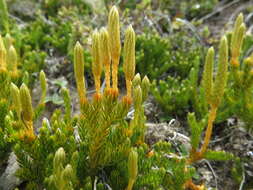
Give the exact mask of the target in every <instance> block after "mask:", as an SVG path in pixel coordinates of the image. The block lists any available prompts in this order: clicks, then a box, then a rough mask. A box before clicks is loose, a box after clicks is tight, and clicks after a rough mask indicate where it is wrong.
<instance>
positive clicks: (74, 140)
mask: <svg viewBox="0 0 253 190" xmlns="http://www.w3.org/2000/svg"><path fill="white" fill-rule="evenodd" d="M118 19H119V18H118V12H117V9H116V7H113V8H112V11H111V12H110V14H109V26H108V31H109V32H107V31H106V29H101V30H97V31H95V32H94V33H93V34H92V48H91V49H92V53H91V54H92V73H93V76H94V81H95V84H94V85H95V87H94V88H95V93H94V95H93V97H92V98H88V97H87V94H86V87H85V82H84V81H85V78H84V65H85V62H84V56H83V55H84V54H83V51H84V50H83V48H82V46H81V44H80V43H79V42H77V43H76V45H75V48H74V72H75V73H74V74H75V79H76V84H77V92H78V96H79V104H80V114H78V116H75V117H73V116H72V113H71V101H70V96H69V92H68V90H67V89H62V95H63V99H64V107H65V113H64V114H61V111H59V110H55V112H54V114H53V116H52V117H51V119H50V120H47V119H44V120H43V122H42V127H41V129H40V130H39V133H38V135H36V136H35V138H34V139H32V141H24V140H23V139H21V140H20V141H19V142H18V143H17V144H16V146H15V153H16V155H17V157H18V161H19V163H20V169H19V171H18V172H17V176H19V177H20V178H21V179H23V180H25V181H26V182H27V184H28V185H27V187H28V186H33V187H35V188H37V189H43V188H45V187H49V188H52V189H57V188H63V189H65V188H66V189H72V188H73V189H80V188H86V187H88V186H89V187H91V188H92V189H93V188H94V187H97V188H98V189H100V188H101V189H103V188H105V183H104V182H103V178H102V176H101V174H102V173H105V174H106V176H108V180H107V183H108V185H110V186H111V187H112V188H113V189H126V188H127V189H128V190H130V189H134V185H135V182H136V181H137V180H138V175H137V174H138V169H137V168H138V162H137V160H138V156H137V152H138V151H137V150H136V149H135V148H134V147H136V148H137V147H138V146H141V145H143V144H144V134H145V116H144V109H143V102H144V101H145V99H146V98H147V96H148V91H149V87H150V82H149V80H148V78H147V77H144V78H143V79H141V78H140V76H139V75H137V76H136V77H135V78H138V79H139V80H138V82H136V80H137V79H136V80H135V82H133V83H134V84H135V85H132V80H133V78H134V75H135V73H134V72H135V33H134V30H133V28H132V27H131V26H129V27H128V29H127V31H126V33H125V44H124V66H123V67H124V73H125V79H126V83H127V85H126V86H127V90H126V95H123V97H122V98H119V97H120V96H121V92H120V91H119V89H118V85H117V82H118V81H116V80H117V72H118V71H117V70H115V69H118V61H119V56H120V54H121V44H120V41H118V42H117V43H116V44H114V43H112V42H111V41H110V40H112V37H111V36H110V35H111V32H112V33H113V34H115V33H116V34H118V35H119V23H118ZM110 27H111V28H110ZM110 31H111V32H110ZM118 39H120V36H118ZM113 41H114V42H115V39H114V38H113ZM104 68H105V69H104ZM103 70H104V71H105V78H106V81H107V82H106V87H105V90H103V89H102V87H101V85H100V81H101V76H102V71H103ZM138 76H139V77H138ZM40 80H41V87H42V89H46V85H45V81H46V79H45V75H44V73H41V75H40ZM23 86H24V85H22V87H21V89H20V93H21V90H22V93H23V94H26V95H27V94H28V93H27V90H26V88H25V87H23ZM15 89H16V88H15ZM23 91H24V92H23ZM44 95H45V94H44V93H42V96H41V98H42V99H43V98H44ZM26 101H27V100H26ZM132 104H133V105H134V118H133V119H132V120H131V121H130V123H128V122H127V121H126V119H125V118H126V117H127V114H128V112H129V110H130V107H131V105H132ZM21 105H22V111H21V117H22V118H23V120H24V123H26V124H27V125H28V124H30V123H31V122H30V121H31V118H33V117H32V116H31V115H34V111H33V109H32V107H31V106H28V105H30V104H29V103H27V102H26V103H22V102H21ZM25 108H26V109H25ZM28 108H29V109H28ZM17 110H18V109H17ZM24 110H27V111H26V112H27V113H29V114H24V113H23V112H24ZM17 112H18V111H17ZM28 121H29V122H28ZM30 131H31V130H30ZM60 147H62V148H60ZM59 148H60V149H59ZM63 150H64V151H63ZM56 151H57V152H56ZM58 151H59V152H61V154H62V153H63V152H65V160H66V162H64V163H63V162H60V163H59V165H58V166H57V165H56V160H57V157H58V156H57V155H58V153H59V152H58ZM55 152H56V153H55ZM59 154H60V153H59ZM53 155H55V156H53ZM73 157H74V158H75V159H73ZM67 163H70V165H71V167H72V169H73V170H71V172H69V173H72V174H73V176H75V177H74V179H73V180H72V181H71V180H70V181H67V180H66V178H65V170H68V171H70V165H67ZM127 163H128V164H127ZM31 165H32V166H33V167H32V168H31V167H30V166H31ZM127 166H128V167H127ZM116 174H117V175H116ZM57 179H59V180H57ZM97 179H98V180H99V182H98V180H97Z"/></svg>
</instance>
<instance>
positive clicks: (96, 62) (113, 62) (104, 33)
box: [74, 6, 135, 107]
mask: <svg viewBox="0 0 253 190" xmlns="http://www.w3.org/2000/svg"><path fill="white" fill-rule="evenodd" d="M123 51H124V52H123V53H124V56H123V58H124V64H123V70H124V73H125V80H126V87H127V95H126V97H125V98H124V100H125V101H126V102H128V103H131V100H132V95H131V94H132V93H131V89H132V82H131V81H132V80H133V77H134V74H135V32H134V30H133V28H132V26H131V25H130V26H129V27H128V28H127V30H126V32H125V44H124V50H123ZM120 53H121V42H120V23H119V13H118V10H117V8H116V6H113V7H112V9H111V10H110V13H109V17H108V27H107V28H105V27H103V28H101V29H100V30H99V31H98V30H95V31H94V32H93V34H92V58H93V62H92V73H93V77H94V81H95V90H96V93H95V94H94V99H99V98H101V91H100V88H101V74H102V70H103V67H104V70H105V85H106V87H105V94H108V95H111V96H113V97H117V96H118V94H119V90H118V65H119V61H120ZM74 70H75V78H76V83H77V90H78V95H79V100H80V105H81V107H82V106H84V105H85V104H86V102H87V97H86V87H85V79H84V57H83V48H82V46H81V45H80V43H79V42H77V44H76V46H75V48H74Z"/></svg>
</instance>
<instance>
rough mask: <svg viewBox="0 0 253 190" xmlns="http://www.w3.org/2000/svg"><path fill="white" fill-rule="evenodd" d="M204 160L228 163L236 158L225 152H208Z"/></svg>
mask: <svg viewBox="0 0 253 190" xmlns="http://www.w3.org/2000/svg"><path fill="white" fill-rule="evenodd" d="M204 158H206V159H208V160H217V161H227V160H233V159H234V158H235V157H234V155H233V154H230V153H227V152H224V151H207V152H206V153H205V155H204Z"/></svg>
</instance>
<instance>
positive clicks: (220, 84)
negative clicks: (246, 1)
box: [185, 14, 253, 189]
mask: <svg viewBox="0 0 253 190" xmlns="http://www.w3.org/2000/svg"><path fill="white" fill-rule="evenodd" d="M245 32H246V26H245V24H244V23H243V14H240V15H239V16H238V17H237V19H236V22H235V25H234V29H233V31H232V35H231V42H230V49H229V48H228V42H227V38H226V36H224V37H223V38H222V40H221V42H220V46H219V59H218V70H217V71H216V77H215V81H213V78H214V77H213V64H214V55H215V53H214V48H213V47H211V48H209V50H208V52H207V56H206V61H205V67H204V72H203V78H202V86H203V88H204V90H205V99H206V101H207V103H208V105H209V116H208V124H207V128H206V132H205V137H204V142H203V144H202V146H201V147H200V149H199V150H197V149H196V148H192V149H191V152H190V157H189V159H188V163H189V164H191V163H193V162H196V161H198V160H201V159H203V158H204V156H205V153H206V152H207V148H208V144H209V142H210V138H211V135H212V129H213V123H214V121H215V118H216V112H217V109H218V107H219V105H220V103H221V99H222V97H223V95H224V90H225V88H226V83H227V78H228V72H227V70H228V63H229V62H230V64H231V74H232V76H233V77H234V81H235V83H236V84H240V87H241V86H242V85H244V84H243V80H242V78H244V79H245V78H246V79H252V78H251V76H250V75H249V74H250V73H249V70H250V69H248V71H246V73H243V72H242V71H241V70H240V61H239V57H240V53H241V48H242V44H243V39H244V36H245ZM229 50H230V60H229V58H228V53H229ZM252 58H253V56H252V55H251V56H250V57H248V58H246V59H245V61H244V62H245V64H249V65H252V63H253V59H252ZM251 72H252V71H251ZM244 75H247V76H244ZM244 82H245V81H244ZM185 186H186V187H189V188H191V189H201V188H200V187H199V186H195V185H194V184H193V183H192V181H187V182H186V184H185Z"/></svg>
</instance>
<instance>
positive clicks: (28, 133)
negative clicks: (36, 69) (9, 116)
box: [0, 34, 47, 141]
mask: <svg viewBox="0 0 253 190" xmlns="http://www.w3.org/2000/svg"><path fill="white" fill-rule="evenodd" d="M13 42H14V40H13V38H12V37H11V36H10V35H9V34H7V35H6V36H5V38H2V37H1V36H0V75H1V84H3V85H4V86H5V88H7V90H6V89H4V88H2V87H1V88H2V89H1V91H2V92H1V97H4V98H6V99H7V100H11V110H15V112H16V115H17V120H18V121H17V122H18V123H19V124H20V125H22V126H23V129H24V130H21V132H20V138H22V139H24V138H26V139H27V140H29V141H32V140H33V139H35V134H34V130H33V119H34V110H33V107H32V100H31V95H30V91H29V89H28V87H27V86H26V85H25V84H22V85H21V87H20V88H18V87H17V86H16V85H15V84H14V83H15V82H17V80H18V78H19V77H20V72H19V70H18V55H17V52H16V50H15V48H14V46H13ZM3 81H5V82H3ZM40 82H41V87H42V96H41V101H40V105H42V104H44V100H45V97H46V88H47V84H46V76H45V73H44V72H43V71H41V72H40ZM4 91H7V94H6V95H3V94H2V93H3V92H4ZM9 94H10V95H11V96H9Z"/></svg>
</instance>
